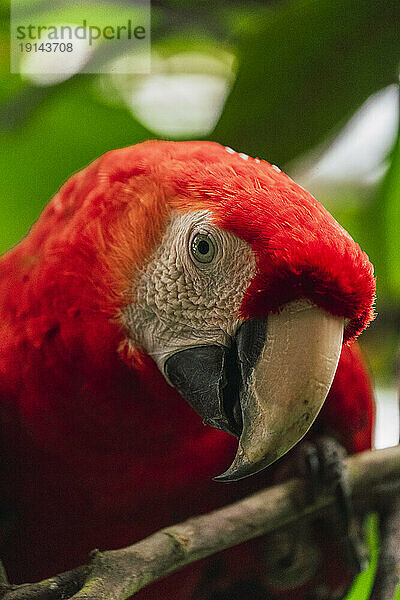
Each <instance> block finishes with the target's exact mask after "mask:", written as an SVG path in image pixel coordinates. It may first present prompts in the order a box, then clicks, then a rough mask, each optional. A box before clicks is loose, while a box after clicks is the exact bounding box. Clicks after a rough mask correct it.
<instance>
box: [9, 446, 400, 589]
mask: <svg viewBox="0 0 400 600" xmlns="http://www.w3.org/2000/svg"><path fill="white" fill-rule="evenodd" d="M346 469H347V474H348V477H349V482H350V485H351V488H352V493H353V502H354V504H355V505H356V506H357V505H358V506H362V507H364V508H366V507H368V508H370V509H375V508H376V507H377V504H378V503H379V502H380V500H379V498H382V495H387V493H388V489H390V493H393V492H395V491H396V490H398V489H399V488H400V446H397V447H395V448H387V449H385V450H375V451H372V452H364V453H362V454H358V455H354V456H350V457H348V458H347V459H346ZM334 503H335V499H334V497H333V496H326V497H323V498H319V499H318V501H317V502H315V503H314V504H307V501H306V489H305V484H304V482H303V481H302V480H300V479H291V480H290V481H287V482H285V483H283V484H280V485H276V486H273V487H271V488H268V489H265V490H263V491H261V492H258V493H256V494H254V495H252V496H249V497H248V498H245V499H243V500H241V501H239V502H236V503H235V504H231V505H229V506H226V507H224V508H221V509H219V510H216V511H214V512H211V513H209V514H206V515H201V516H199V517H194V518H191V519H189V520H187V521H185V522H184V523H180V524H177V525H173V526H171V527H166V528H165V529H162V530H161V531H158V532H157V533H154V534H153V535H151V536H150V537H148V538H146V539H144V540H141V541H140V542H137V543H136V544H134V545H132V546H129V547H127V548H122V549H120V550H112V551H107V552H97V551H95V552H94V553H93V556H92V560H91V562H90V563H89V564H88V565H84V566H82V567H79V568H78V569H74V570H73V571H68V572H66V573H63V574H61V575H58V576H56V577H53V578H51V579H47V580H45V581H42V582H39V583H36V584H24V585H9V584H7V583H0V600H28V598H29V600H66V599H67V598H70V599H71V600H126V599H127V598H129V596H131V595H132V594H134V593H135V592H137V591H139V590H140V589H142V588H143V587H145V586H146V585H148V584H149V583H151V582H152V581H156V580H157V579H160V578H161V577H163V576H165V575H167V574H168V573H171V572H172V571H176V570H177V569H179V568H180V567H183V566H184V565H186V564H189V563H192V562H194V561H196V560H199V559H200V558H204V557H206V556H210V555H212V554H215V553H216V552H220V551H221V550H225V549H226V548H229V547H231V546H235V545H237V544H240V543H241V542H244V541H246V540H249V539H251V538H255V537H258V536H260V535H268V534H269V533H271V532H273V531H275V530H277V529H279V528H281V527H283V526H286V525H290V524H291V523H293V522H295V521H297V520H299V519H304V518H308V517H311V516H312V517H315V516H317V515H318V514H320V513H323V512H324V511H325V510H326V509H327V508H328V507H331V506H332V505H334Z"/></svg>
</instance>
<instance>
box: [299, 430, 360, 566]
mask: <svg viewBox="0 0 400 600" xmlns="http://www.w3.org/2000/svg"><path fill="white" fill-rule="evenodd" d="M299 449H300V467H301V469H302V471H303V475H304V477H305V479H306V480H307V481H308V482H309V487H308V488H307V500H308V501H309V502H310V503H313V502H315V501H316V500H317V499H318V498H320V497H321V496H325V495H333V496H335V498H336V504H335V508H334V510H333V511H332V514H329V516H328V517H327V520H328V526H329V528H330V530H331V531H333V532H334V535H335V537H336V539H337V541H339V542H340V544H341V545H342V547H343V549H344V552H345V555H346V558H347V561H346V562H347V564H348V566H349V568H350V569H351V571H352V572H353V573H354V575H357V574H358V573H361V572H362V571H364V570H365V569H366V567H367V565H368V559H367V552H366V548H365V547H364V544H363V543H362V539H361V535H360V532H359V531H358V523H357V521H356V519H355V517H354V513H353V505H352V500H351V487H350V484H349V481H348V478H347V476H346V469H345V464H344V458H345V456H346V452H345V450H344V448H343V447H342V446H341V445H340V444H339V442H337V441H336V440H335V439H333V438H330V437H328V436H321V437H318V438H316V439H315V441H314V443H312V442H308V441H307V442H305V443H304V444H302V445H301V448H299Z"/></svg>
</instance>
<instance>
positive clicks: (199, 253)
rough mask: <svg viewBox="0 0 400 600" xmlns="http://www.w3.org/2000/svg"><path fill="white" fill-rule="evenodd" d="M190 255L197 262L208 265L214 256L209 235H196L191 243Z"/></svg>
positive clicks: (212, 244)
mask: <svg viewBox="0 0 400 600" xmlns="http://www.w3.org/2000/svg"><path fill="white" fill-rule="evenodd" d="M191 253H192V256H193V258H194V259H195V260H196V261H197V262H201V263H210V262H211V261H212V260H213V258H214V256H215V246H214V242H213V240H212V238H211V236H210V235H209V234H204V233H198V234H197V235H195V236H194V238H193V240H192V243H191Z"/></svg>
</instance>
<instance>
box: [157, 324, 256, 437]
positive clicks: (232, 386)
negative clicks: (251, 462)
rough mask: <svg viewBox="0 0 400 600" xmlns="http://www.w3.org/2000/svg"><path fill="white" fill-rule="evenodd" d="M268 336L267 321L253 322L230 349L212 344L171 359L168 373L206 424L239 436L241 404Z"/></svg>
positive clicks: (240, 329) (166, 363)
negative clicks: (248, 381)
mask: <svg viewBox="0 0 400 600" xmlns="http://www.w3.org/2000/svg"><path fill="white" fill-rule="evenodd" d="M265 335H266V320H259V319H251V320H249V321H246V322H245V323H243V325H241V327H240V328H239V330H238V333H237V335H236V338H235V339H234V340H233V341H232V345H231V347H230V348H227V347H225V346H216V345H210V346H197V347H194V348H188V349H186V350H181V351H180V352H177V353H176V354H173V355H172V356H170V357H169V358H168V359H167V361H166V362H165V366H164V370H165V374H166V376H167V378H168V379H169V381H170V382H171V383H172V385H173V386H174V387H175V388H176V389H177V390H178V391H179V393H180V394H181V395H182V396H183V397H184V398H185V400H187V402H188V403H189V404H190V405H191V407H192V408H193V409H194V410H195V411H196V412H197V413H198V414H199V415H200V416H201V417H202V419H203V422H204V423H206V424H207V425H211V426H212V427H215V428H217V429H221V430H223V431H226V432H228V433H231V434H233V435H236V436H237V437H239V436H240V435H241V433H242V428H243V424H242V408H241V401H243V400H244V401H245V398H246V389H247V380H248V378H249V377H250V375H251V372H252V369H253V366H254V364H255V363H256V362H257V360H258V357H259V355H260V352H261V350H262V348H263V345H264V343H265Z"/></svg>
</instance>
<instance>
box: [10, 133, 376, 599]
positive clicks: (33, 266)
mask: <svg viewBox="0 0 400 600" xmlns="http://www.w3.org/2000/svg"><path fill="white" fill-rule="evenodd" d="M0 273H1V276H0V316H1V318H0V340H1V356H0V398H1V400H2V401H1V411H0V414H1V420H2V422H1V432H2V433H1V443H2V446H3V457H5V460H4V461H3V463H2V466H1V497H2V499H3V501H4V506H5V507H11V508H10V511H11V512H10V511H8V516H10V515H11V517H12V518H11V520H14V528H13V529H12V530H10V529H9V530H4V535H3V540H2V541H3V547H2V550H1V552H0V554H1V556H2V558H3V559H4V562H5V565H6V570H7V571H8V573H9V576H10V578H11V580H12V581H13V582H17V581H27V580H32V579H38V578H43V577H47V576H50V575H54V574H55V573H57V572H60V571H62V570H65V569H67V568H71V567H73V566H75V565H78V564H81V563H83V562H85V561H86V560H87V555H88V552H89V551H90V550H91V549H93V548H95V547H97V548H100V549H111V548H118V547H121V546H124V545H127V544H131V543H133V542H134V541H136V540H140V539H142V538H144V537H145V536H147V535H149V534H150V533H152V532H153V531H155V530H157V529H159V528H161V527H163V526H166V525H169V524H171V523H173V522H177V521H179V520H183V519H184V518H186V517H188V516H191V515H194V514H196V513H201V512H206V511H209V510H211V509H214V508H216V507H219V506H221V505H224V504H226V503H228V502H230V501H232V500H234V499H236V498H238V497H240V496H243V495H244V494H246V493H248V492H249V491H252V490H254V489H256V488H257V487H260V486H265V485H267V484H268V482H271V481H272V475H271V476H269V475H268V473H269V471H268V470H267V471H266V472H265V473H264V472H262V473H260V474H258V475H256V476H254V477H252V478H250V479H246V480H244V481H237V480H238V479H241V478H243V477H245V476H247V475H249V474H253V473H256V472H257V471H261V470H262V469H263V468H264V467H266V466H267V465H269V464H270V463H272V462H274V461H275V460H276V459H278V458H279V457H280V456H282V455H283V454H285V452H287V451H288V450H289V449H290V448H291V447H292V446H294V445H295V444H296V442H297V441H298V440H299V439H300V438H301V437H302V436H303V435H304V434H305V433H306V432H307V430H308V429H309V427H310V426H311V425H312V423H313V421H314V419H315V417H316V416H317V414H318V412H319V410H320V408H321V406H322V404H323V402H324V400H325V397H326V395H327V393H328V390H329V387H330V385H331V382H332V379H333V377H334V374H335V369H336V366H337V362H338V359H339V355H340V352H341V349H342V341H344V343H345V346H343V348H344V350H343V353H342V359H341V362H340V365H339V369H338V375H337V377H336V380H335V382H334V384H333V388H332V391H331V394H330V396H329V398H328V401H327V403H326V404H325V406H324V408H323V409H322V411H321V416H320V417H319V419H317V423H318V422H319V423H320V426H319V427H320V428H322V429H324V431H326V430H329V433H330V434H332V435H334V436H336V438H337V439H338V440H339V441H340V442H341V443H343V444H344V446H346V448H347V450H348V451H350V452H357V451H360V450H364V449H366V448H369V447H370V445H371V434H372V426H373V400H372V395H371V390H370V387H369V383H368V381H367V379H366V374H365V370H364V367H363V365H362V361H361V359H360V358H359V356H358V353H357V350H354V348H355V347H354V346H352V348H351V349H350V348H348V344H350V343H351V342H352V341H353V340H354V339H355V338H356V337H357V336H358V334H359V333H360V332H361V331H362V330H363V329H364V328H365V327H366V326H367V325H368V323H369V322H370V320H371V319H372V316H373V308H372V305H373V301H374V292H375V281H374V277H373V270H372V266H371V264H370V262H369V260H368V258H367V256H366V255H365V254H364V253H363V252H362V251H361V250H360V248H359V246H358V245H357V244H356V243H355V242H354V241H353V240H352V239H351V237H350V236H349V235H348V233H347V232H346V231H345V230H344V229H342V227H341V226H340V225H339V224H338V223H337V222H336V221H335V220H334V219H333V217H332V216H331V215H330V214H329V213H328V212H327V211H326V210H325V209H324V208H323V207H322V206H321V205H320V204H319V203H318V202H317V201H316V200H315V199H314V198H313V197H312V196H311V195H310V194H309V193H307V192H306V191H305V190H303V189H302V188H301V187H299V186H298V185H296V184H295V183H294V182H293V181H292V180H291V179H290V178H289V177H287V176H286V175H285V174H284V173H283V172H281V171H280V170H279V169H278V168H277V167H274V166H272V165H270V164H269V163H267V162H265V161H260V160H259V159H253V158H250V157H248V156H246V155H245V154H241V153H239V154H238V153H236V152H234V151H233V150H231V149H230V148H224V147H223V146H220V145H219V144H216V143H209V142H161V141H149V142H146V143H143V144H138V145H136V146H132V147H128V148H124V149H121V150H115V151H111V152H108V153H106V154H105V155H103V156H102V157H100V158H99V159H97V160H96V161H94V162H93V163H91V164H90V165H89V166H88V167H86V168H85V169H83V170H82V171H80V172H78V173H76V174H75V175H73V176H72V177H71V178H70V179H69V180H68V181H67V182H66V183H65V184H64V185H63V186H62V188H61V189H60V190H59V192H58V193H57V194H56V195H55V196H54V198H53V199H52V200H51V202H50V203H49V204H48V206H47V207H46V208H45V210H44V211H43V213H42V215H41V217H40V218H39V220H38V222H37V223H36V224H35V225H34V226H33V228H32V230H31V231H30V233H29V234H28V235H27V237H26V238H25V239H24V240H23V241H22V242H21V243H20V244H19V245H18V246H16V247H15V248H14V249H12V250H11V251H9V252H8V253H6V254H5V255H4V256H3V258H2V259H1V261H0ZM358 384H360V386H359V385H358ZM357 390H358V392H357ZM357 394H358V395H357ZM184 399H185V400H187V401H188V403H186V402H185V400H184ZM189 405H191V406H189ZM192 408H194V409H195V411H197V412H198V413H199V414H200V416H201V417H202V418H200V417H199V416H198V415H197V414H196V413H195V412H194V411H193V410H192ZM202 419H203V420H204V422H205V423H206V424H207V425H212V426H214V427H215V428H217V429H220V430H222V431H218V430H217V429H215V428H212V427H209V426H204V425H203V423H202ZM229 433H233V434H235V435H237V436H238V437H239V446H238V449H237V451H236V454H235V456H234V458H233V461H232V455H233V453H234V448H235V445H236V443H235V438H234V437H233V436H231V435H229ZM230 461H232V464H231V466H230V467H229V468H228V469H227V468H226V467H227V465H228V464H229V462H230ZM282 464H283V463H282ZM222 471H224V473H223V474H222V475H220V476H219V477H217V479H222V480H235V483H231V484H229V485H226V484H223V483H221V482H220V481H213V480H212V477H215V476H217V475H218V474H219V473H221V472H222ZM271 473H272V471H271ZM4 510H5V512H6V509H4ZM9 520H10V519H9ZM7 531H8V535H7ZM316 543H317V542H316ZM338 552H339V550H338ZM210 569H211V570H210ZM267 571H268V568H267V567H266V564H265V547H264V542H263V541H262V540H256V541H254V542H251V543H248V544H245V545H243V546H240V547H238V548H236V549H232V550H231V551H228V552H226V553H224V554H222V555H221V556H219V557H214V558H213V559H210V560H209V561H205V562H204V561H203V562H201V563H199V564H197V565H193V566H191V567H188V568H186V569H184V570H183V571H182V572H180V573H178V574H175V575H173V576H171V577H169V578H167V579H166V580H164V581H161V582H158V583H156V584H153V585H151V586H150V587H149V588H146V589H145V590H143V591H142V592H140V593H139V594H138V595H137V597H138V598H147V599H151V598H160V597H163V598H179V599H182V600H186V599H189V598H193V599H195V598H198V599H200V598H219V597H220V598H223V597H224V598H225V597H226V598H233V597H234V596H233V595H232V594H233V593H237V594H239V596H240V594H241V595H242V597H243V595H244V594H245V593H247V592H245V591H244V590H245V589H247V590H249V589H250V590H251V593H252V595H253V597H254V599H255V598H257V597H258V596H257V593H259V595H260V597H263V598H265V597H266V594H267V591H268V593H269V594H271V595H273V594H278V595H279V593H280V591H279V589H278V588H279V586H278V587H277V585H276V582H272V583H271V581H270V579H269V578H268V577H267ZM320 572H321V571H320ZM303 579H304V577H303V578H302V581H301V585H299V582H296V581H294V583H293V582H292V584H291V588H292V589H296V590H297V591H296V594H297V595H296V596H295V595H292V596H290V594H289V595H288V593H287V591H285V594H286V595H285V596H284V597H286V598H290V597H293V598H295V597H298V598H302V597H306V596H304V594H305V593H306V592H307V589H308V588H307V585H308V584H307V585H306V586H305V587H304V581H303ZM344 579H346V578H344ZM309 581H313V574H310V577H309ZM306 583H307V582H306ZM286 585H287V582H284V584H283V587H285V586H286ZM329 585H330V584H329ZM340 585H342V582H340ZM232 586H233V587H232ZM246 586H247V588H246ZM249 586H250V587H249ZM289 587H290V586H289ZM328 587H329V586H328ZM334 587H335V585H334V584H332V588H331V587H329V590H328V591H327V593H326V597H327V598H328V597H330V596H329V594H330V593H331V591H332V589H333V588H334ZM282 589H283V588H282ZM229 590H231V591H229ZM232 590H236V592H233V591H232ZM257 590H258V591H257ZM304 590H306V591H304ZM224 594H225V595H224ZM227 594H228V595H227ZM293 594H294V592H293ZM301 594H303V596H302V595H301ZM332 597H333V596H332Z"/></svg>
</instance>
